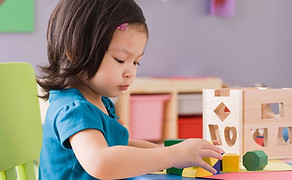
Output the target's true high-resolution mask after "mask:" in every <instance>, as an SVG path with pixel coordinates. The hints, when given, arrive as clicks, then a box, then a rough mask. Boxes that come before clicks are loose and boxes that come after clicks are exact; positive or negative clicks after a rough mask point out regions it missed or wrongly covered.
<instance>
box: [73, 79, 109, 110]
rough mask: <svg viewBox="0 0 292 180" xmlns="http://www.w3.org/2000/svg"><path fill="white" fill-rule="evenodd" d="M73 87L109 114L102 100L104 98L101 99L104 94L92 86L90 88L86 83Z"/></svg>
mask: <svg viewBox="0 0 292 180" xmlns="http://www.w3.org/2000/svg"><path fill="white" fill-rule="evenodd" d="M72 88H76V89H78V90H79V91H80V92H81V94H82V95H83V96H84V97H85V99H86V100H87V101H88V102H90V103H91V104H93V105H95V106H96V107H97V108H99V109H100V110H101V111H103V112H104V113H105V114H108V113H107V110H106V108H105V106H104V104H103V102H102V99H101V97H102V96H101V95H100V94H98V93H96V92H95V91H93V90H92V89H91V88H89V87H88V86H87V85H86V84H84V83H83V84H82V85H81V84H79V85H75V86H72Z"/></svg>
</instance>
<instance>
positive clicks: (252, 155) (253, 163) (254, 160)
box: [243, 151, 268, 171]
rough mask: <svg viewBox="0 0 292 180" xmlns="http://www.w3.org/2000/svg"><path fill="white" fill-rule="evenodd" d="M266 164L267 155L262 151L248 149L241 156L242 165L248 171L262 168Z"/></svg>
mask: <svg viewBox="0 0 292 180" xmlns="http://www.w3.org/2000/svg"><path fill="white" fill-rule="evenodd" d="M267 164H268V156H267V155H266V153H265V152H264V151H248V152H246V153H245V155H244V156H243V166H244V167H245V168H246V169H247V170H248V171H259V170H263V169H264V168H265V167H266V166H267Z"/></svg>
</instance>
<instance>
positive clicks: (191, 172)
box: [181, 167, 199, 178]
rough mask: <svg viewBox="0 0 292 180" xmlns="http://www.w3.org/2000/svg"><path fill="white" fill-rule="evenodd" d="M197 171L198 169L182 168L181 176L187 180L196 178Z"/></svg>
mask: <svg viewBox="0 0 292 180" xmlns="http://www.w3.org/2000/svg"><path fill="white" fill-rule="evenodd" d="M198 169H199V167H188V168H184V169H183V171H182V175H181V176H182V177H187V178H196V177H197V171H198Z"/></svg>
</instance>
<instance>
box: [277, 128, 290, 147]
mask: <svg viewBox="0 0 292 180" xmlns="http://www.w3.org/2000/svg"><path fill="white" fill-rule="evenodd" d="M291 133H292V127H279V128H278V145H288V144H292V139H291Z"/></svg>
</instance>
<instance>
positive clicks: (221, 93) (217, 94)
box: [214, 88, 230, 97]
mask: <svg viewBox="0 0 292 180" xmlns="http://www.w3.org/2000/svg"><path fill="white" fill-rule="evenodd" d="M214 95H215V97H221V96H224V97H229V96H230V89H227V88H225V89H216V90H215V94H214Z"/></svg>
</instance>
